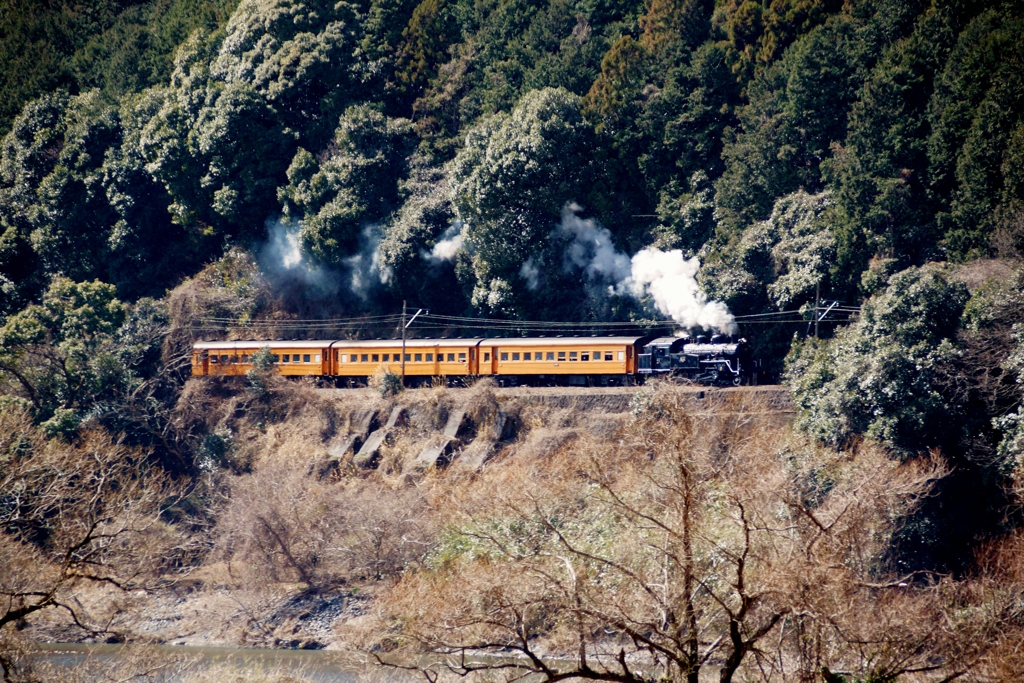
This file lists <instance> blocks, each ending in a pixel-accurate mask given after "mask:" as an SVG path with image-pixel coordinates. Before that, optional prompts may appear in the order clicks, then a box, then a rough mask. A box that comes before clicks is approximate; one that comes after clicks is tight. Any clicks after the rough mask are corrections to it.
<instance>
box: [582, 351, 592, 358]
mask: <svg viewBox="0 0 1024 683" xmlns="http://www.w3.org/2000/svg"><path fill="white" fill-rule="evenodd" d="M580 360H590V354H589V353H587V352H586V351H584V352H582V353H581V354H580Z"/></svg>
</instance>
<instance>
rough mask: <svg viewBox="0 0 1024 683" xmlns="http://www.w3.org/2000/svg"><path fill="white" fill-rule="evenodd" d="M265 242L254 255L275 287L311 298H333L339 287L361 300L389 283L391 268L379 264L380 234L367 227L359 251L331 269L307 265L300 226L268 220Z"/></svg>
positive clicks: (290, 222) (283, 221)
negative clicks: (335, 268) (337, 266)
mask: <svg viewBox="0 0 1024 683" xmlns="http://www.w3.org/2000/svg"><path fill="white" fill-rule="evenodd" d="M265 225H266V229H267V241H266V242H265V243H264V244H263V246H262V247H260V249H259V251H258V255H257V260H258V261H259V264H260V268H261V269H262V270H263V272H264V274H266V275H267V277H268V278H270V280H271V282H273V283H274V285H275V286H277V287H279V288H281V289H284V290H289V291H292V292H293V293H294V294H295V295H301V296H303V297H308V298H311V299H325V298H327V297H330V296H334V295H336V294H337V293H338V292H339V291H340V290H341V289H342V288H343V287H347V288H348V289H349V290H350V291H351V292H352V293H353V294H355V295H356V296H358V297H359V298H360V299H363V300H364V301H365V300H367V299H369V297H370V296H371V295H372V294H373V292H374V291H375V290H376V289H377V287H379V286H380V285H382V284H387V283H388V282H390V281H391V277H392V275H393V274H392V272H391V269H390V268H388V267H386V266H382V265H381V256H380V243H381V239H382V238H383V231H382V230H381V229H380V227H379V226H376V225H368V226H366V227H365V228H363V232H362V234H361V235H360V237H359V251H358V252H357V253H356V254H353V255H352V256H349V257H348V258H346V259H344V260H343V262H342V268H341V269H340V272H339V270H334V269H331V268H327V267H325V266H321V265H317V264H314V263H311V262H310V261H309V259H308V258H307V257H306V254H305V253H304V252H303V250H302V243H301V239H300V236H299V233H300V231H301V228H302V226H301V223H299V222H298V221H294V220H286V219H284V218H276V219H268V220H267V222H266V224H265Z"/></svg>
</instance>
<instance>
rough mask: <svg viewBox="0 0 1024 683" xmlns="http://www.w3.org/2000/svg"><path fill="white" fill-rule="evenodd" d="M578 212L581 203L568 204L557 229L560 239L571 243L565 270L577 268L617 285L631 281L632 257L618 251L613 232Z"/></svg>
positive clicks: (567, 250) (563, 209)
mask: <svg viewBox="0 0 1024 683" xmlns="http://www.w3.org/2000/svg"><path fill="white" fill-rule="evenodd" d="M578 211H580V206H579V205H578V204H575V203H569V204H566V205H565V206H564V207H563V208H562V221H561V223H559V224H558V227H557V228H556V229H555V234H556V235H557V236H558V237H560V238H562V239H570V240H571V242H570V243H569V246H567V247H566V249H565V256H564V264H563V267H564V268H565V270H566V271H567V272H568V271H571V270H573V267H575V268H576V269H583V272H584V273H586V275H587V277H589V278H591V279H604V280H611V281H613V282H620V281H622V280H625V279H626V278H628V277H629V275H630V264H629V256H627V255H625V254H623V253H622V252H620V251H618V250H617V249H616V248H615V245H614V244H613V243H612V233H611V232H610V231H609V230H608V228H605V227H603V226H601V225H598V224H597V222H596V221H594V220H592V219H589V218H587V219H584V218H580V217H579V216H577V215H576V213H577V212H578Z"/></svg>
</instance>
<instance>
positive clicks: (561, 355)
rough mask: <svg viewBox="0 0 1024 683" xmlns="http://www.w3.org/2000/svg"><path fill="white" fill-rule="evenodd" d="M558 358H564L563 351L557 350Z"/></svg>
mask: <svg viewBox="0 0 1024 683" xmlns="http://www.w3.org/2000/svg"><path fill="white" fill-rule="evenodd" d="M558 360H565V351H559V352H558Z"/></svg>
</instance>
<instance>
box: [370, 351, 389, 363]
mask: <svg viewBox="0 0 1024 683" xmlns="http://www.w3.org/2000/svg"><path fill="white" fill-rule="evenodd" d="M373 359H374V360H377V356H374V357H373ZM380 359H381V360H382V361H383V362H385V363H387V362H388V354H386V353H385V354H383V355H382V356H381V357H380Z"/></svg>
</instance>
